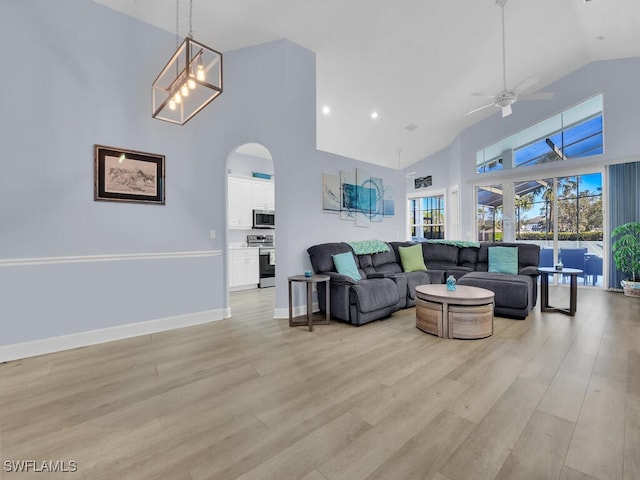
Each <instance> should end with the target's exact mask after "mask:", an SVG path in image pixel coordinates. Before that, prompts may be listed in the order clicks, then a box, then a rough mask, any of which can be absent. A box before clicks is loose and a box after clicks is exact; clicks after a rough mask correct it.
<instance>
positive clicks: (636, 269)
mask: <svg viewBox="0 0 640 480" xmlns="http://www.w3.org/2000/svg"><path fill="white" fill-rule="evenodd" d="M611 239H612V240H614V242H613V245H612V247H611V250H612V251H613V260H614V262H615V263H616V268H617V269H618V270H619V271H621V272H623V273H626V274H628V275H630V277H629V280H631V281H634V282H640V222H629V223H625V224H623V225H619V226H618V227H616V228H615V229H614V230H613V232H611Z"/></svg>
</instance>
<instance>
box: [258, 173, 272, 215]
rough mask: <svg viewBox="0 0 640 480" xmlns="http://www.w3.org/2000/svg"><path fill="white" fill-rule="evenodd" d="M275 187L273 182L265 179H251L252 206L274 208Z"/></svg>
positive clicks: (262, 208) (259, 208)
mask: <svg viewBox="0 0 640 480" xmlns="http://www.w3.org/2000/svg"><path fill="white" fill-rule="evenodd" d="M274 206H275V189H274V186H273V182H270V181H266V180H254V181H253V208H255V209H256V210H274Z"/></svg>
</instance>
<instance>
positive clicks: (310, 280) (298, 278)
mask: <svg viewBox="0 0 640 480" xmlns="http://www.w3.org/2000/svg"><path fill="white" fill-rule="evenodd" d="M330 278H331V277H330V276H329V275H312V276H310V277H305V276H304V275H292V276H290V277H289V279H288V280H289V326H290V327H300V326H304V325H307V326H308V327H309V331H310V332H312V331H313V311H312V307H313V299H312V293H313V285H314V284H315V283H319V282H326V283H327V286H326V295H325V310H326V312H325V313H326V318H325V321H324V322H321V323H320V324H321V325H329V319H330V318H331V314H330V312H329V310H330V307H329V306H330V303H329V290H330V287H329V279H330ZM293 282H301V283H306V284H307V319H306V322H305V321H300V320H298V321H294V320H293V295H292V292H291V285H292V284H293Z"/></svg>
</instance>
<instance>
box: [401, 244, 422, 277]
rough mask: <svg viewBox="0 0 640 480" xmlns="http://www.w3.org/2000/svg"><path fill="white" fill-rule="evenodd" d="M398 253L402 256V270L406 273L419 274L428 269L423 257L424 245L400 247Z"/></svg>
mask: <svg viewBox="0 0 640 480" xmlns="http://www.w3.org/2000/svg"><path fill="white" fill-rule="evenodd" d="M398 253H399V254H400V262H401V263H402V270H404V271H405V272H417V271H420V270H426V269H427V266H426V265H425V264H424V258H423V257H422V245H420V244H418V245H411V246H410V247H398Z"/></svg>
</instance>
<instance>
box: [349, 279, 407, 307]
mask: <svg viewBox="0 0 640 480" xmlns="http://www.w3.org/2000/svg"><path fill="white" fill-rule="evenodd" d="M399 299H400V297H399V296H398V289H397V288H396V284H395V283H394V281H393V280H391V279H390V278H373V279H365V280H362V281H360V282H359V283H358V284H357V285H353V286H352V287H351V302H352V303H354V302H357V304H358V310H359V311H360V312H363V313H368V312H374V311H376V310H380V309H383V308H386V307H392V306H395V305H397V304H398V301H399Z"/></svg>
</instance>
